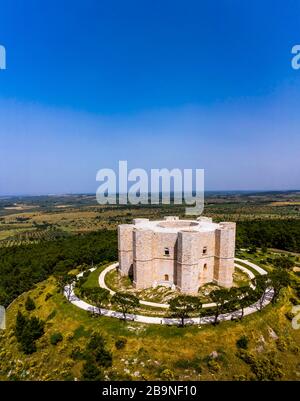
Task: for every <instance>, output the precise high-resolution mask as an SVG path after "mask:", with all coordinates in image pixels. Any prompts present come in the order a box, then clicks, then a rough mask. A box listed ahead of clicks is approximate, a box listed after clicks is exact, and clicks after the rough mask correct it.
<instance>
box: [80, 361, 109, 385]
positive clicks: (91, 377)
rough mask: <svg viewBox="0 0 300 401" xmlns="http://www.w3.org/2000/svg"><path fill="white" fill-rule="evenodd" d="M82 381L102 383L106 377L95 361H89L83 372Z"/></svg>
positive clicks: (85, 364)
mask: <svg viewBox="0 0 300 401" xmlns="http://www.w3.org/2000/svg"><path fill="white" fill-rule="evenodd" d="M81 379H82V380H84V381H101V380H103V379H104V375H103V372H102V370H101V369H99V368H98V367H97V366H96V364H95V363H94V362H93V361H90V360H87V361H86V362H85V363H84V365H83V367H82V370H81Z"/></svg>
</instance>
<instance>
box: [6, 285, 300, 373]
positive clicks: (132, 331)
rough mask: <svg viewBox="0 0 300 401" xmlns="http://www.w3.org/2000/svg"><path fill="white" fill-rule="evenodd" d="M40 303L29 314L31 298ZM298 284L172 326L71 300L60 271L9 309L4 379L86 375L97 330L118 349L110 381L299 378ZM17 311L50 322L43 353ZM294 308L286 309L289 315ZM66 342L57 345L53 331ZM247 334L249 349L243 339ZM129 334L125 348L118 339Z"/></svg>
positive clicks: (40, 343) (109, 345)
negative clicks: (230, 313)
mask: <svg viewBox="0 0 300 401" xmlns="http://www.w3.org/2000/svg"><path fill="white" fill-rule="evenodd" d="M28 295H30V297H31V298H32V299H33V300H34V302H35V304H36V309H35V310H33V311H31V312H27V311H25V308H24V303H25V300H26V298H27V297H28ZM291 296H292V290H291V289H286V290H285V292H284V293H283V294H282V296H281V299H280V302H279V303H278V304H276V306H271V305H269V306H268V307H267V308H265V310H263V311H262V312H257V313H255V314H253V315H250V316H248V317H245V318H244V319H243V321H242V322H224V323H221V324H219V325H217V326H216V327H214V326H203V327H186V328H178V327H165V326H156V325H143V324H137V323H125V322H122V321H119V320H117V319H112V318H105V317H93V316H91V315H90V314H89V313H87V312H85V311H82V310H80V309H78V308H76V307H75V306H73V305H71V304H69V303H68V302H67V300H66V299H64V297H63V296H62V295H61V294H60V293H58V292H57V289H56V283H55V280H54V278H53V277H50V278H48V279H47V280H45V281H43V282H41V283H39V284H37V285H36V286H35V288H34V289H33V290H31V291H30V292H28V293H24V294H22V295H21V296H20V297H19V298H17V300H15V301H14V302H13V303H12V304H11V305H10V307H9V308H8V311H7V330H5V331H3V332H2V333H1V334H0V336H1V337H0V349H1V351H0V379H1V380H7V379H8V380H74V379H75V378H77V379H79V380H80V377H81V369H82V365H83V361H82V360H80V359H78V357H77V355H78V354H80V352H79V351H80V350H83V349H84V348H85V346H86V344H87V342H88V341H89V339H90V337H91V334H92V333H93V332H97V333H101V334H102V335H103V336H104V338H105V340H106V344H107V348H108V349H109V350H110V351H111V352H112V354H113V364H112V367H111V368H108V369H107V370H106V371H105V375H106V378H107V380H121V379H124V380H157V379H178V380H182V379H184V380H246V379H248V380H268V379H271V380H272V379H275V380H299V378H300V363H299V355H300V350H299V347H298V346H297V344H300V330H294V329H293V328H292V325H291V321H290V319H291V316H290V315H289V314H288V312H290V311H291V307H292V304H291V303H290V301H289V299H290V297H291ZM18 310H21V311H22V312H24V313H26V314H30V315H32V316H38V317H39V318H41V319H43V320H45V321H46V325H45V334H44V335H43V336H42V337H41V338H40V339H39V340H38V341H37V352H35V353H33V354H32V355H29V356H28V355H25V354H23V353H22V352H21V351H20V349H19V345H18V343H17V342H16V338H15V336H14V331H13V329H14V325H15V320H16V315H17V312H18ZM286 314H287V315H286ZM58 332H59V333H61V334H62V335H63V340H62V341H61V342H59V343H58V344H57V345H52V344H51V343H50V337H51V335H52V334H53V333H58ZM242 336H246V338H247V339H248V349H247V350H241V349H239V348H238V346H237V344H236V342H237V340H239V339H240V338H241V337H242ZM119 339H124V340H125V342H126V344H125V347H124V348H122V349H117V348H116V345H115V343H116V341H117V340H119Z"/></svg>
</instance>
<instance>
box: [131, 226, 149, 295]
mask: <svg viewBox="0 0 300 401" xmlns="http://www.w3.org/2000/svg"><path fill="white" fill-rule="evenodd" d="M152 245H153V231H152V230H150V229H145V228H135V229H134V230H133V283H134V285H135V287H136V288H141V289H142V288H148V287H151V286H152V284H153V266H152V260H153V256H152V254H153V252H152Z"/></svg>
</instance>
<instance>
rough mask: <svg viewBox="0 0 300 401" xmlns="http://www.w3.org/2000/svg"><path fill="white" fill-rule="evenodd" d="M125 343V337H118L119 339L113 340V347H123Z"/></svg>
mask: <svg viewBox="0 0 300 401" xmlns="http://www.w3.org/2000/svg"><path fill="white" fill-rule="evenodd" d="M126 343H127V340H126V338H119V339H118V340H117V341H116V342H115V347H116V348H117V349H122V348H124V347H125V345H126Z"/></svg>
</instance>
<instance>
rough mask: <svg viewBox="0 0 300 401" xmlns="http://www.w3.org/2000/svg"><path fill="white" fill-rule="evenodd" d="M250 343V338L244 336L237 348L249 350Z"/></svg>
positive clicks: (237, 343) (238, 341)
mask: <svg viewBox="0 0 300 401" xmlns="http://www.w3.org/2000/svg"><path fill="white" fill-rule="evenodd" d="M248 343H249V340H248V338H247V337H246V336H242V337H240V338H239V339H238V340H237V342H236V346H237V347H238V348H242V349H247V348H248Z"/></svg>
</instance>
